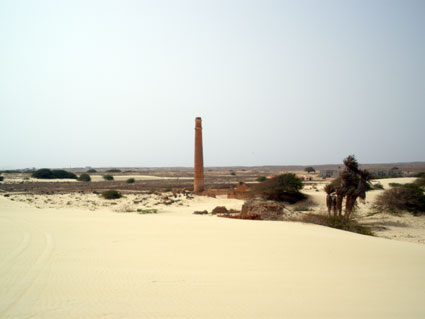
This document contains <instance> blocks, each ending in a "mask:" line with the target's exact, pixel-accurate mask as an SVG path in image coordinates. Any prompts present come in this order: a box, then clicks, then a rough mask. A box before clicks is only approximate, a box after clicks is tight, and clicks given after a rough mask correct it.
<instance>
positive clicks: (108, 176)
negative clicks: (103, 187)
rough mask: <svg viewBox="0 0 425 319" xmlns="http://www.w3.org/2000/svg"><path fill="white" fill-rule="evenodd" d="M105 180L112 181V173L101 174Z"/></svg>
mask: <svg viewBox="0 0 425 319" xmlns="http://www.w3.org/2000/svg"><path fill="white" fill-rule="evenodd" d="M102 177H103V179H104V180H105V181H113V180H114V177H113V176H112V175H108V174H107V175H103V176H102Z"/></svg>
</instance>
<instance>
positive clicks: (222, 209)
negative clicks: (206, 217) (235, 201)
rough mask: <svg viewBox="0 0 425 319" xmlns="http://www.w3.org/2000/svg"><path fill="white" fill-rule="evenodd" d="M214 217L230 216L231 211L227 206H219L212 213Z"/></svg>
mask: <svg viewBox="0 0 425 319" xmlns="http://www.w3.org/2000/svg"><path fill="white" fill-rule="evenodd" d="M211 214H212V215H217V214H229V210H228V209H227V208H226V207H225V206H217V207H216V208H214V209H213V210H212V212H211Z"/></svg>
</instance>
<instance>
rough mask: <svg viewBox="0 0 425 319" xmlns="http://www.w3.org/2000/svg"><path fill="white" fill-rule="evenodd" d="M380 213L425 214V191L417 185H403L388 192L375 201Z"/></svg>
mask: <svg viewBox="0 0 425 319" xmlns="http://www.w3.org/2000/svg"><path fill="white" fill-rule="evenodd" d="M375 208H376V209H377V210H378V211H389V212H391V213H397V212H400V211H408V212H412V213H415V214H418V213H425V195H424V190H423V189H422V188H421V187H420V186H419V185H417V184H414V183H412V184H403V185H400V186H396V187H393V188H391V189H388V190H386V191H385V192H384V193H382V194H381V195H380V196H378V197H377V199H376V201H375Z"/></svg>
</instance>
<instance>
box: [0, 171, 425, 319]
mask: <svg viewBox="0 0 425 319" xmlns="http://www.w3.org/2000/svg"><path fill="white" fill-rule="evenodd" d="M156 173H157V174H147V175H146V174H137V173H132V175H131V176H132V177H134V178H135V179H136V183H135V184H136V186H134V189H133V190H130V189H128V188H127V186H128V185H125V183H124V182H123V181H125V179H126V178H128V176H130V175H129V174H127V175H122V174H121V175H120V174H117V176H116V177H115V182H114V183H115V184H113V186H114V188H120V185H122V189H123V193H124V197H123V198H121V199H116V200H105V199H102V198H101V197H100V196H99V194H98V192H96V191H94V190H93V189H94V188H95V187H100V188H102V189H103V188H105V187H106V188H107V187H108V186H107V184H105V183H106V182H101V181H100V180H101V179H100V177H94V179H93V181H92V182H90V183H86V184H83V183H82V182H75V181H53V182H52V181H50V182H49V183H40V182H37V181H32V180H31V179H23V178H21V177H20V176H11V177H10V178H6V179H5V181H4V182H3V183H2V184H0V189H2V191H1V193H0V318H425V304H424V300H425V289H424V287H425V216H412V215H410V214H402V215H391V214H383V213H379V214H377V213H373V201H374V199H375V198H376V196H377V195H378V194H379V193H380V192H382V191H380V190H374V191H370V192H368V193H367V198H366V201H365V202H364V203H360V204H359V207H358V209H357V211H356V216H357V218H358V219H359V221H361V222H362V223H364V224H367V225H369V226H370V227H371V228H372V229H373V231H374V233H375V236H365V235H360V234H355V233H351V232H346V231H341V230H337V229H333V228H328V227H324V226H319V225H313V224H306V223H302V222H300V221H297V220H296V218H295V219H294V218H293V219H292V220H290V221H256V220H237V219H229V218H220V217H217V216H215V215H211V214H206V215H197V214H193V212H194V211H202V210H207V211H208V212H211V211H212V209H213V208H214V207H216V206H225V207H226V208H228V209H240V208H241V206H242V205H243V203H244V201H243V200H240V199H229V198H227V196H225V195H219V196H216V197H215V198H213V197H208V196H196V195H190V196H187V195H185V194H172V193H171V192H170V191H169V190H168V189H166V188H167V185H166V181H168V180H170V179H172V180H173V181H174V183H177V184H179V185H180V183H182V185H185V184H184V183H190V181H191V178H190V176H189V175H187V174H186V173H184V172H183V173H182V172H174V173H173V176H171V177H170V175H169V174H168V175H167V174H165V173H164V174H161V172H156ZM251 173H252V172H246V171H245V172H237V174H236V176H235V175H233V174H228V176H227V177H223V176H221V177H220V178H218V177H217V181H216V184H217V185H218V184H220V185H224V184H226V183H234V182H236V181H237V180H238V179H239V178H245V179H246V180H249V179H250V178H251V175H252V176H255V175H256V174H257V173H252V174H251ZM250 174H251V175H250ZM213 175H214V172H211V176H213ZM244 176H245V177H244ZM251 179H252V178H251ZM412 180H413V179H412V178H398V179H396V180H392V179H385V180H380V182H381V183H382V184H383V186H384V188H387V187H389V186H388V184H389V183H390V182H398V183H407V182H410V181H412ZM97 181H99V182H97ZM37 183H38V184H37ZM96 183H98V184H96ZM120 183H121V184H120ZM164 183H165V184H164ZM325 183H326V181H323V182H318V183H310V184H308V183H306V185H305V187H304V189H303V192H304V193H306V194H308V195H310V199H311V201H312V202H314V203H315V204H314V205H313V206H312V208H311V209H312V210H315V211H325V200H324V198H325V193H324V192H323V186H324V185H325ZM47 184H50V185H53V186H51V187H50V188H49V186H46V185H47ZM5 185H8V186H5ZM37 185H40V186H37ZM61 185H62V186H61ZM80 185H83V186H81V187H80ZM87 185H90V186H87ZM93 185H94V186H93ZM96 185H98V186H96ZM137 185H138V186H137ZM155 185H157V186H158V185H159V186H161V187H163V189H162V190H161V191H153V190H150V189H151V188H153V187H154V186H155ZM207 185H208V183H207ZM37 190H38V191H37ZM55 190H60V191H55ZM170 199H172V200H170ZM287 209H288V211H292V212H293V213H294V214H293V216H297V214H302V213H303V212H300V211H298V210H296V209H295V207H293V206H291V205H288V207H287ZM145 212H155V213H145Z"/></svg>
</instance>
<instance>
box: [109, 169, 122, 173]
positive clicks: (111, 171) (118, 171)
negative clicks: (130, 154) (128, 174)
mask: <svg viewBox="0 0 425 319" xmlns="http://www.w3.org/2000/svg"><path fill="white" fill-rule="evenodd" d="M106 173H121V170H120V169H117V168H111V169H108V170H107V171H106Z"/></svg>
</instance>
